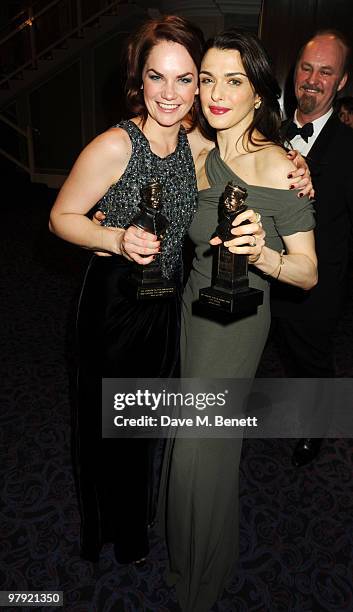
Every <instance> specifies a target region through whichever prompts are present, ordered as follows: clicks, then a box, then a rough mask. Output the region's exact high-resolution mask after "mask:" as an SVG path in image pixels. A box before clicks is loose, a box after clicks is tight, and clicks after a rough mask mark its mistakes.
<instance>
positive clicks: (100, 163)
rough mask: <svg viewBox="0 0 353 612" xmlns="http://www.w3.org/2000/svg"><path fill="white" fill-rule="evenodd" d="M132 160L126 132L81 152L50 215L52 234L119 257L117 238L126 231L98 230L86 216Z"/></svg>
mask: <svg viewBox="0 0 353 612" xmlns="http://www.w3.org/2000/svg"><path fill="white" fill-rule="evenodd" d="M130 157H131V142H130V139H129V137H128V134H127V133H126V132H125V130H122V129H120V128H111V129H110V130H107V131H106V132H104V133H103V134H101V135H100V136H97V138H95V139H94V140H93V141H92V142H91V143H90V144H89V145H88V146H87V147H85V149H84V150H83V151H82V153H81V154H80V156H79V157H78V159H77V161H76V162H75V164H74V166H73V168H72V170H71V172H70V174H69V176H68V178H67V179H66V181H65V183H64V185H63V186H62V188H61V190H60V192H59V195H58V197H57V199H56V202H55V204H54V206H53V208H52V211H51V214H50V221H49V228H50V230H51V231H52V232H53V233H55V234H56V235H57V236H59V237H60V238H63V239H64V240H67V241H68V242H72V243H74V244H77V245H79V246H82V247H85V248H88V249H93V250H98V249H101V250H105V251H109V252H112V253H120V248H119V239H118V237H119V232H120V233H121V232H123V230H122V229H120V228H105V227H101V226H97V225H95V224H94V223H93V222H92V221H91V220H90V219H88V218H87V217H86V216H85V215H86V213H87V212H88V211H89V210H90V209H91V208H92V206H94V205H95V204H96V202H97V201H98V200H99V199H100V198H101V197H102V196H103V195H104V194H105V193H106V192H107V190H108V189H109V187H110V186H111V185H112V184H114V183H115V182H117V181H118V180H119V178H120V177H121V176H122V174H123V173H124V171H125V169H126V167H127V165H128V163H129V159H130ZM112 229H113V231H112ZM114 230H115V231H114Z"/></svg>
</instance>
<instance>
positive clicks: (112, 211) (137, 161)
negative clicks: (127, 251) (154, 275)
mask: <svg viewBox="0 0 353 612" xmlns="http://www.w3.org/2000/svg"><path fill="white" fill-rule="evenodd" d="M115 127H120V128H122V129H124V130H126V132H127V133H128V134H129V137H130V140H131V144H132V154H131V157H130V160H129V163H128V165H127V168H126V170H125V172H124V174H123V175H122V176H121V177H120V179H119V180H118V181H117V183H114V184H113V185H111V186H110V187H109V189H108V191H107V193H106V194H105V195H104V196H103V197H102V199H101V200H100V201H99V202H98V204H97V208H99V210H101V211H102V212H104V213H105V215H106V218H105V221H104V222H103V225H105V226H108V227H128V226H129V225H130V221H131V219H132V218H133V216H134V215H135V214H136V213H137V212H138V211H139V210H140V209H139V206H138V205H139V202H140V200H141V196H140V192H141V187H143V186H144V185H145V184H146V183H147V182H149V181H151V180H157V181H158V182H159V183H160V184H161V185H162V201H163V208H162V213H163V215H165V216H166V217H167V218H168V220H169V227H168V229H167V232H166V235H165V238H164V240H163V246H162V253H161V268H162V274H163V276H165V277H166V278H171V277H172V276H174V275H175V274H176V273H180V272H181V261H182V260H181V249H182V243H183V239H184V236H185V234H186V232H187V230H188V228H189V226H190V223H191V221H192V219H193V217H194V214H195V211H196V206H197V184H196V176H195V168H194V163H193V159H192V155H191V151H190V146H189V142H188V139H187V136H186V132H185V129H184V128H183V127H181V128H180V131H179V136H178V144H177V147H176V149H175V151H174V152H173V153H171V154H170V155H168V156H167V157H165V158H161V157H158V155H156V154H155V153H153V152H152V151H151V148H150V145H149V142H148V140H147V138H146V136H145V135H144V134H143V133H142V132H141V130H140V129H139V128H138V127H137V125H135V123H133V122H132V121H122V122H121V123H119V124H118V125H116V126H115Z"/></svg>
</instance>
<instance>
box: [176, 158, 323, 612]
mask: <svg viewBox="0 0 353 612" xmlns="http://www.w3.org/2000/svg"><path fill="white" fill-rule="evenodd" d="M206 173H207V177H208V182H209V185H210V188H209V189H205V190H202V191H200V192H199V204H198V210H197V213H196V215H195V217H194V220H193V222H192V224H191V226H190V230H189V235H190V237H191V239H192V241H193V242H194V244H195V257H194V260H193V266H192V270H191V273H190V277H189V279H188V283H187V285H186V288H185V291H184V294H183V305H182V330H181V374H182V377H186V378H189V377H190V378H193V377H195V378H205V377H209V378H229V379H232V378H249V379H251V378H252V377H254V376H255V373H256V369H257V366H258V363H259V359H260V357H261V353H262V351H263V348H264V345H265V341H266V338H267V334H268V330H269V325H270V307H269V283H268V280H267V279H266V277H264V276H263V275H262V274H261V273H260V272H258V271H256V269H255V268H252V269H251V267H250V271H249V280H250V286H252V287H255V288H257V289H261V290H262V291H263V292H264V301H263V305H262V306H260V307H259V308H258V311H257V314H254V315H251V316H247V317H244V318H241V319H238V320H235V321H234V322H232V323H230V324H227V325H222V324H221V323H220V322H218V321H215V320H212V319H208V318H203V317H200V316H198V315H197V314H196V313H195V312H193V304H194V302H195V301H196V300H198V296H199V289H201V288H203V287H208V286H210V284H211V272H212V257H211V248H210V245H209V242H208V241H209V239H210V237H211V236H212V234H213V232H214V230H215V228H216V226H217V224H218V215H219V210H218V209H219V201H220V196H221V194H222V193H223V191H224V187H225V185H226V184H227V182H228V181H230V180H232V181H234V182H235V183H236V184H238V185H240V186H241V187H245V188H246V189H247V191H248V198H247V200H246V203H247V205H248V207H249V208H253V209H254V210H256V211H258V212H260V213H261V216H262V223H263V226H264V229H265V231H266V244H267V246H269V247H271V248H273V249H276V250H277V251H280V250H281V249H282V246H283V245H282V240H281V238H280V236H281V235H282V236H287V235H290V234H293V233H296V232H300V231H308V230H310V229H312V228H313V227H314V225H315V222H314V218H313V211H312V207H311V205H310V203H309V202H308V201H307V200H305V198H302V199H299V198H298V197H297V195H296V193H293V192H292V191H287V190H281V189H272V188H265V187H257V186H252V185H248V184H246V183H245V182H244V181H243V180H242V179H240V177H238V176H237V175H235V174H234V172H233V171H232V170H231V169H230V168H229V167H228V166H227V165H226V164H225V162H223V160H222V159H221V158H220V155H219V151H218V149H213V150H212V151H211V152H210V153H209V155H208V157H207V160H206ZM241 443H242V441H241V439H239V438H237V439H192V440H191V439H182V438H178V437H177V438H176V439H175V441H174V444H173V448H172V450H170V451H169V453H168V454H166V458H165V465H164V477H165V478H167V479H168V489H167V512H166V526H165V529H166V533H167V539H168V548H169V559H170V568H169V573H168V581H169V583H171V584H175V587H176V590H177V594H178V600H179V603H180V606H181V609H182V611H183V612H208V610H209V609H210V608H211V606H212V605H213V604H214V602H215V601H216V600H217V599H218V597H219V596H220V595H221V593H222V590H223V588H224V585H225V584H226V582H227V580H228V578H229V577H230V576H231V575H232V572H233V571H234V566H235V563H236V561H237V559H238V551H239V536H238V530H239V525H238V522H239V462H240V455H241Z"/></svg>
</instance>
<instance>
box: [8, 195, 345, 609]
mask: <svg viewBox="0 0 353 612" xmlns="http://www.w3.org/2000/svg"><path fill="white" fill-rule="evenodd" d="M52 198H53V193H50V192H48V191H47V190H46V189H44V188H42V187H39V186H37V187H35V186H32V187H29V186H28V185H22V186H21V185H20V184H19V185H18V186H17V190H16V193H15V195H14V193H13V191H12V192H11V194H9V198H8V199H5V200H4V201H3V211H4V212H3V214H2V224H1V230H0V231H1V234H2V241H1V266H2V268H3V274H2V283H1V284H2V290H1V295H2V299H1V303H0V310H1V327H0V333H1V336H2V346H3V347H4V349H5V350H4V349H3V351H2V356H1V381H2V398H1V416H0V419H1V458H2V461H1V467H0V471H1V482H2V487H3V494H2V500H3V504H2V508H1V515H0V521H1V531H2V538H1V543H0V584H1V589H3V590H12V589H21V590H42V591H43V590H56V589H57V590H62V591H63V592H64V601H65V603H64V610H65V611H67V612H174V611H176V610H177V609H178V607H177V604H176V599H175V594H174V591H173V590H171V589H170V588H168V587H167V585H166V583H165V581H164V569H165V559H166V551H165V548H164V546H163V544H162V543H161V542H160V541H159V540H158V538H157V536H156V535H155V534H153V533H152V534H151V543H152V552H151V555H150V557H149V559H148V562H147V563H146V565H145V566H144V567H141V568H140V569H136V568H135V567H131V566H118V565H117V563H116V562H115V560H114V557H113V554H112V549H111V547H110V546H106V547H105V548H104V550H103V554H102V556H101V559H100V562H99V564H96V565H93V564H91V563H89V562H85V561H82V560H80V558H79V550H78V536H79V515H78V509H77V503H76V498H75V492H74V483H73V477H72V471H71V464H70V449H69V437H70V406H69V401H68V396H69V372H70V369H71V367H70V364H71V362H72V350H71V346H72V344H71V343H72V330H73V321H74V312H75V300H76V297H77V292H78V289H79V287H80V283H81V279H82V276H83V271H84V268H85V264H86V262H87V259H88V253H86V252H85V251H81V250H80V249H78V248H75V247H72V246H70V245H68V244H65V243H63V242H61V241H59V240H58V239H56V238H55V237H53V236H52V235H50V234H49V233H48V231H47V219H48V211H49V207H50V201H51V200H52ZM352 303H353V299H352V295H351V297H350V300H349V301H348V302H347V305H346V309H345V314H344V318H343V320H342V323H341V325H340V327H339V330H338V333H337V364H338V372H339V374H340V375H341V376H353V364H352V348H351V347H352V345H353V314H352ZM280 374H281V364H280V362H279V360H278V356H277V353H276V349H275V346H274V344H273V343H272V342H270V343H269V346H268V347H267V349H266V352H265V355H264V358H263V361H262V364H261V367H260V370H259V375H261V376H275V375H277V376H278V375H280ZM293 444H294V441H293V440H288V441H287V440H251V441H247V442H245V444H244V449H243V459H242V472H241V559H240V563H239V567H238V571H237V572H236V574H235V576H234V578H233V581H232V582H231V583H230V584H229V587H228V589H227V590H226V591H225V592H224V594H223V596H222V598H221V600H220V601H219V602H218V604H217V605H215V606H214V608H213V610H212V612H310V611H311V612H319V611H320V612H323V611H327V612H349V611H350V612H352V611H353V586H352V579H353V557H352V550H353V473H352V464H353V441H352V440H348V439H341V440H326V441H325V443H324V446H323V448H322V452H321V454H320V457H319V459H318V460H317V461H316V462H315V463H313V464H312V465H310V466H308V467H306V468H302V469H299V470H295V469H294V468H292V465H291V461H290V457H291V449H292V447H293ZM2 609H4V610H5V608H2ZM12 609H17V608H9V610H12ZM18 609H20V608H18ZM21 609H22V610H24V609H27V608H21ZM33 609H34V608H28V610H33ZM36 609H37V610H50V609H51V608H41V607H38V608H36ZM205 612H207V611H205Z"/></svg>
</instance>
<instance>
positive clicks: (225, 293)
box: [199, 181, 263, 316]
mask: <svg viewBox="0 0 353 612" xmlns="http://www.w3.org/2000/svg"><path fill="white" fill-rule="evenodd" d="M247 197H248V193H247V191H246V189H243V188H242V187H239V185H235V184H234V183H232V182H231V181H230V182H229V183H228V184H227V186H226V188H225V190H224V193H223V195H222V210H221V222H220V224H219V225H218V227H217V229H216V235H217V236H219V238H220V239H221V240H222V241H223V242H224V241H227V240H231V239H232V238H234V235H233V234H232V233H231V229H232V227H233V225H232V223H233V221H234V219H235V218H236V217H237V216H238V215H239V214H240V213H242V212H243V211H244V210H246V209H247V206H246V204H245V200H246V198H247ZM223 242H222V244H220V245H219V246H218V247H216V253H215V257H214V262H213V263H214V268H213V274H212V285H211V287H207V288H205V289H200V299H199V303H200V304H202V305H206V306H210V307H211V308H213V309H217V310H219V311H221V312H227V313H230V314H235V315H243V316H245V315H248V314H253V313H255V312H256V311H257V307H258V306H259V305H260V304H262V301H263V292H262V291H260V290H259V289H252V288H251V287H249V278H248V256H247V255H236V254H234V253H231V252H230V251H229V250H228V249H227V247H225V246H224V244H223Z"/></svg>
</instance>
